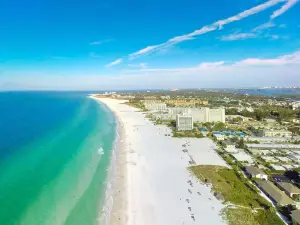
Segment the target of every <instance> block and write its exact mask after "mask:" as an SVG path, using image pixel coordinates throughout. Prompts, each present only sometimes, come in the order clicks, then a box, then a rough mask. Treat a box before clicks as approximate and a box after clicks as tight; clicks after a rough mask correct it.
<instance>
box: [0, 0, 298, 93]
mask: <svg viewBox="0 0 300 225" xmlns="http://www.w3.org/2000/svg"><path fill="white" fill-rule="evenodd" d="M0 21H1V23H0V28H1V31H2V32H1V36H0V90H112V89H113V90H128V89H171V88H180V89H182V88H251V87H266V86H268V87H270V86H300V4H299V0H255V1H239V2H237V1H234V0H229V1H225V0H217V1H213V2H210V1H206V2H204V1H197V0H187V1H184V2H174V1H170V0H164V1H158V0H153V1H151V2H143V1H135V0H130V1H129V2H128V1H127V2H123V1H120V0H110V1H104V2H103V1H102V2H101V1H97V0H87V1H84V2H82V1H78V0H75V1H68V0H63V1H58V0H53V1H50V2H49V1H36V0H29V1H26V2H24V1H20V0H18V1H17V2H11V1H7V2H5V3H1V7H0Z"/></svg>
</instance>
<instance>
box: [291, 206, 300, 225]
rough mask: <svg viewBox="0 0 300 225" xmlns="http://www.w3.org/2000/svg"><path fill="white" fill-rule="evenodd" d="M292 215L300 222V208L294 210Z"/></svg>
mask: <svg viewBox="0 0 300 225" xmlns="http://www.w3.org/2000/svg"><path fill="white" fill-rule="evenodd" d="M291 217H292V219H293V220H294V221H295V222H296V223H297V224H300V209H297V210H293V211H292V213H291Z"/></svg>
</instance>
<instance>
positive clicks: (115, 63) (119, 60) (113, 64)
mask: <svg viewBox="0 0 300 225" xmlns="http://www.w3.org/2000/svg"><path fill="white" fill-rule="evenodd" d="M122 61H123V58H119V59H117V60H115V61H113V62H111V63H109V64H107V65H105V67H111V66H115V65H118V64H120V63H121V62H122Z"/></svg>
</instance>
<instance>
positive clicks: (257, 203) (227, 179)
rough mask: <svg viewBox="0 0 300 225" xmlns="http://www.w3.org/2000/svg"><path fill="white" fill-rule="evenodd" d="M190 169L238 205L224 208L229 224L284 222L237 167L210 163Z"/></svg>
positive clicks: (246, 224)
mask: <svg viewBox="0 0 300 225" xmlns="http://www.w3.org/2000/svg"><path fill="white" fill-rule="evenodd" d="M190 170H191V171H192V172H193V173H194V174H195V175H196V176H197V178H199V179H200V180H201V181H202V182H203V183H210V184H212V190H213V191H214V192H217V193H220V194H222V195H223V197H224V200H225V202H226V203H230V204H234V205H236V206H237V207H235V208H232V207H227V208H225V210H224V212H223V213H224V216H225V218H226V219H227V220H228V222H229V224H230V225H265V224H272V225H284V223H283V222H282V221H281V219H280V218H279V217H278V216H277V215H276V214H275V209H274V208H273V207H272V206H271V204H270V203H269V202H267V201H266V200H265V199H264V198H263V197H261V196H260V195H259V194H258V192H257V189H256V187H254V186H253V185H252V184H250V183H249V181H248V180H247V179H246V178H244V177H243V176H242V175H240V174H237V172H236V171H235V170H233V169H230V168H227V167H222V166H210V165H205V166H204V165H203V166H193V167H190ZM252 208H255V210H252Z"/></svg>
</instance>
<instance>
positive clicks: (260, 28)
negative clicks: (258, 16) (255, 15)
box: [252, 21, 276, 32]
mask: <svg viewBox="0 0 300 225" xmlns="http://www.w3.org/2000/svg"><path fill="white" fill-rule="evenodd" d="M272 27H276V24H275V23H274V22H272V21H269V22H267V23H263V24H261V25H259V26H257V27H255V28H253V29H252V32H257V31H263V30H266V29H269V28H272Z"/></svg>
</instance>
